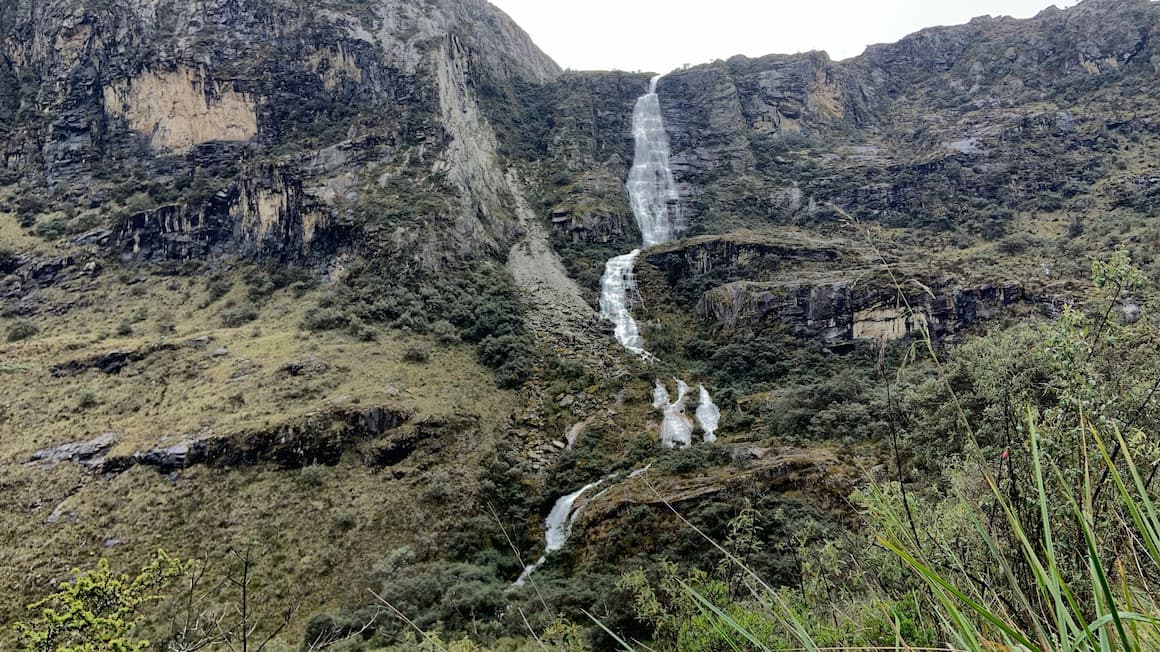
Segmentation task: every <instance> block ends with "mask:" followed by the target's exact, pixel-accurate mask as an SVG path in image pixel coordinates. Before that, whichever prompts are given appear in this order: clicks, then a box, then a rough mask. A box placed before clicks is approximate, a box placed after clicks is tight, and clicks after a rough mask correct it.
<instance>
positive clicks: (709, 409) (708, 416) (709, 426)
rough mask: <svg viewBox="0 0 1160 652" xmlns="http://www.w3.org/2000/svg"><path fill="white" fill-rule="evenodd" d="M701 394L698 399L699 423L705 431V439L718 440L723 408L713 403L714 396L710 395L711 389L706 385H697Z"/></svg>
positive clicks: (697, 412)
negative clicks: (718, 425) (706, 387)
mask: <svg viewBox="0 0 1160 652" xmlns="http://www.w3.org/2000/svg"><path fill="white" fill-rule="evenodd" d="M697 387H698V388H699V390H700V394H699V396H698V400H697V411H696V413H695V414H696V415H697V423H698V424H700V426H701V430H703V431H704V432H705V434H704V440H705V441H706V442H715V441H717V423H718V422H719V421H720V420H721V410H720V409H719V408H718V407H717V405H716V404H715V403H713V398H712V397H711V396H709V390H707V389H705V386H704V385H698V386H697Z"/></svg>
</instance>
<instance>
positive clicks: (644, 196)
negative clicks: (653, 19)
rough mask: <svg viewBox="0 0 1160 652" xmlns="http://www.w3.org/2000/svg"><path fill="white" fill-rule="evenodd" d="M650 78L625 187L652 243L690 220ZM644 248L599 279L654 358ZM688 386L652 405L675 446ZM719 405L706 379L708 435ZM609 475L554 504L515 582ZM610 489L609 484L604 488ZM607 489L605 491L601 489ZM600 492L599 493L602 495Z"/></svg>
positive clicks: (619, 329) (660, 389) (682, 433)
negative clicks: (644, 328) (643, 323)
mask: <svg viewBox="0 0 1160 652" xmlns="http://www.w3.org/2000/svg"><path fill="white" fill-rule="evenodd" d="M658 80H660V76H659V75H658V76H656V77H653V78H652V80H651V81H650V82H649V88H648V93H647V94H645V95H642V96H641V97H640V98H638V99H637V101H636V106H635V107H634V108H633V112H632V133H633V137H634V139H635V141H636V146H635V151H634V153H633V160H632V171H631V172H629V174H628V180H627V181H626V182H625V189H626V190H627V191H628V198H629V202H630V203H631V204H632V214H633V217H634V218H635V219H636V224H637V226H638V227H639V228H640V233H641V239H642V245H643V247H645V248H647V247H653V246H656V245H660V244H664V243H666V242H670V241H672V240H673V239H675V238H677V237H678V236H680V234H681V232H682V231H684V230H685V228H686V226H687V225H686V224H685V222H684V220H683V218H682V216H681V211H680V195H679V194H678V192H677V182H676V179H674V178H673V172H672V169H670V168H669V138H668V135H667V134H666V133H665V124H664V119H663V118H662V117H661V102H660V97H659V96H658V95H657V81H658ZM638 255H640V249H634V250H632V251H631V252H629V253H627V254H624V255H622V256H616V257H615V258H612V259H610V260H609V261H608V262H607V263H605V265H604V276H603V277H601V279H600V316H601V317H602V318H603V319H606V320H608V321H610V322H612V324H613V326H614V327H615V330H614V334H615V337H616V341H617V342H619V343H620V345H621V346H623V347H624V348H625V349H627V350H629V351H631V352H632V353H634V354H636V355H639V356H641V357H643V358H645V359H652V356H651V355H649V353H648V351H646V350H645V348H644V338H643V337H641V334H640V329H639V328H638V327H637V324H636V320H634V319H633V318H632V300H633V297H634V296H635V295H636V293H637V289H636V280H635V278H634V277H633V273H632V268H633V265H634V264H635V263H636V257H637V256H638ZM688 393H689V386H688V385H687V384H685V382H684V381H683V380H677V400H676V401H675V402H674V401H671V398H670V396H669V392H668V390H667V389H666V388H665V386H664V383H662V382H661V381H659V380H658V381H657V382H656V387H655V388H654V390H653V407H655V408H656V409H658V410H662V411H663V412H664V421H663V423H662V425H661V442H662V443H663V444H664V445H665V446H668V447H669V448H672V447H674V446H677V445H680V446H689V445H691V444H692V443H693V423H692V421H690V420H689V417H687V416H686V415H685V402H686V400H687V398H688ZM719 415H720V413H719V411H718V410H717V406H716V405H713V400H712V399H711V398H709V392H708V391H707V390H706V389H705V386H704V385H701V386H700V396H699V402H698V405H697V410H696V417H697V422H698V423H699V424H700V425H701V429H702V430H704V431H705V441H707V442H711V441H715V440H716V439H717V437H716V435H715V434H714V433H715V432H716V430H717V420H718V418H719ZM576 432H577V430H576V429H575V428H574V429H573V431H572V432H570V433H569V437H568V444H569V447H571V444H572V443H573V441H574V440H575V433H576ZM648 469H649V467H647V466H646V467H644V468H643V469H638V470H637V471H634V472H632V473H631V474H630V475H629V476H628V477H629V478H630V479H631V478H635V477H637V476H639V475H640V474H642V473H644V472H646V471H648ZM606 480H608V478H605V479H604V480H600V481H599V482H594V483H592V484H588V485H585V486H583V487H581V488H580V489H577V490H576V491H574V492H572V493H570V494H568V495H566V496H563V497H561V498H560V499H559V500H557V501H556V504H555V505H554V506H553V507H552V511H551V512H550V513H549V514H548V518H547V519H546V520H545V521H544V531H545V535H544V537H545V545H544V554H543V556H541V557H540V558H539V560H537V561H536V563H534V564H531V565H529V566H528V567H526V568H525V569H524V572H523V573H521V574H520V577H519V579H517V580H516V581H515V583H514V584H512V586H513V587H518V586H522V585H523V584H524V582H525V581H527V579H528V576H530V575H531V574H532V573H534V572H535V571H536V569H537V568H539V567H540V566H542V565H543V564H544V562H546V561H547V558H548V554H549V553H552V552H555V551H556V550H559V549H560V548H562V547H564V543H565V542H566V541H567V540H568V535H569V534H571V533H572V523H573V521H575V520H576V515H577V512H578V511H579V510H575V511H574V510H573V509H572V505H573V504H574V503H575V502H576V500H577V499H578V498H579V497H580V496H581V495H583V494H584V493H585V492H586V491H588V490H590V489H592V488H594V487H596V486H597V485H600V484H602V483H604V482H605V481H606ZM605 491H607V489H606V490H605ZM602 493H603V492H602ZM599 495H600V494H597V496H599Z"/></svg>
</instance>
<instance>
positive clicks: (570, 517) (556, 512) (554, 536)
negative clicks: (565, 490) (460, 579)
mask: <svg viewBox="0 0 1160 652" xmlns="http://www.w3.org/2000/svg"><path fill="white" fill-rule="evenodd" d="M603 482H604V480H597V481H596V482H593V483H591V484H586V485H584V486H583V487H581V488H579V489H577V490H576V491H573V492H572V493H570V494H568V495H567V496H561V497H560V499H559V500H557V501H556V504H555V505H553V506H552V511H551V512H548V518H546V519H544V554H543V555H541V556H540V558H539V559H538V560H536V563H534V564H529V565H528V566H527V567H526V568H524V572H522V573H520V576H519V578H518V579H516V581H515V582H513V583H512V586H513V587H515V586H523V585H524V582H526V581H527V579H528V576H529V575H531V574H532V573H534V572H535V571H536V569H537V568H539V567H540V566H543V565H544V562H546V561H548V553H552V552H556V551H557V550H559V549H560V548H563V547H564V543H566V542H567V541H568V535H570V534H572V522H573V521H575V520H576V516H577V514H578V512H579V511H580V510H575V511H573V509H572V505H573V504H574V503H575V502H576V499H577V498H579V497H580V496H581V495H583V494H584V492H586V491H588V490H589V489H592V488H593V487H596V486H598V485H600V484H603Z"/></svg>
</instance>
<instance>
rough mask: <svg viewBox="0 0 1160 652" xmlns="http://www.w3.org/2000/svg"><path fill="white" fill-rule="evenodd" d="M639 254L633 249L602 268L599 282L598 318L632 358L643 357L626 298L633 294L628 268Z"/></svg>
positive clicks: (632, 284)
mask: <svg viewBox="0 0 1160 652" xmlns="http://www.w3.org/2000/svg"><path fill="white" fill-rule="evenodd" d="M639 253H640V250H639V249H633V250H632V251H631V252H629V253H627V254H624V255H623V256H617V257H615V258H610V259H609V260H608V262H607V263H605V264H604V276H603V277H601V279H600V316H601V317H602V318H604V319H607V320H608V321H610V322H612V324H613V326H615V327H616V330H615V331H614V335H615V337H616V341H617V342H620V345H621V346H623V347H624V348H626V349H628V350H629V351H631V352H633V353H635V354H636V355H645V350H644V338H643V337H641V336H640V330H639V329H637V327H636V320H634V319H633V318H632V304H631V298H630V293H631V292H635V291H636V281H635V280H634V279H633V277H632V264H633V262H634V261H635V260H636V256H637V254H639Z"/></svg>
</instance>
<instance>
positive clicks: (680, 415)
mask: <svg viewBox="0 0 1160 652" xmlns="http://www.w3.org/2000/svg"><path fill="white" fill-rule="evenodd" d="M688 394H689V386H688V385H687V384H686V383H685V381H683V380H677V400H675V401H672V400H671V398H670V396H669V391H668V390H667V389H666V388H665V386H664V383H662V382H661V381H659V380H658V381H656V386H655V387H653V403H652V406H653V407H654V408H656V409H658V410H660V411H661V413H662V414H663V415H664V418H663V420H662V421H661V445H663V446H665V447H667V448H675V447H677V446H690V445H692V443H693V422H692V421H689V417H687V416H685V401H686V400H687V399H688Z"/></svg>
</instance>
